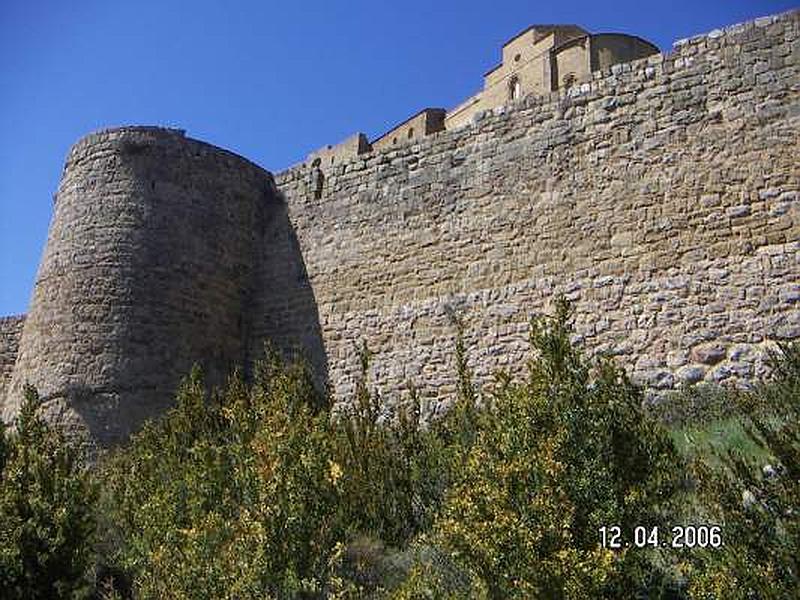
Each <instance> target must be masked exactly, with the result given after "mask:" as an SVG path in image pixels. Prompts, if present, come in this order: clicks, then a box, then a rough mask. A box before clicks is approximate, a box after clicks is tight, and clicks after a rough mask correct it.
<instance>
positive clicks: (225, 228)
mask: <svg viewBox="0 0 800 600" xmlns="http://www.w3.org/2000/svg"><path fill="white" fill-rule="evenodd" d="M289 230H290V227H289V224H288V220H287V217H286V209H285V205H284V204H283V202H282V201H281V199H280V197H279V194H278V192H277V190H276V188H275V185H274V182H273V179H272V176H271V175H270V174H269V173H267V172H266V171H264V170H263V169H261V168H260V167H258V166H256V165H254V164H252V163H250V162H248V161H247V160H245V159H243V158H241V157H238V156H236V155H234V154H232V153H230V152H226V151H224V150H221V149H219V148H215V147H213V146H210V145H208V144H205V143H202V142H198V141H195V140H191V139H188V138H185V137H184V135H183V132H181V131H177V130H169V129H160V128H153V127H125V128H120V129H113V130H107V131H103V132H99V133H96V134H92V135H90V136H88V137H86V138H84V139H83V140H81V141H80V142H78V143H77V144H76V145H75V146H74V147H73V148H72V150H71V151H70V153H69V156H68V157H67V161H66V167H65V169H64V175H63V178H62V180H61V184H60V187H59V190H58V194H57V197H56V201H55V207H54V216H53V219H52V222H51V227H50V231H49V236H48V242H47V247H46V250H45V254H44V257H43V259H42V263H41V265H40V267H39V272H38V276H37V283H36V288H35V291H34V294H33V299H32V302H31V309H30V312H29V314H28V315H27V318H26V320H25V325H24V329H23V333H22V337H21V340H20V342H19V352H18V355H17V358H16V367H15V369H14V373H13V376H12V378H11V382H10V385H9V386H8V387H9V389H8V391H7V395H6V402H5V403H4V405H3V407H2V408H3V418H4V420H5V421H7V422H8V421H11V420H12V419H13V417H14V414H15V413H16V411H17V409H18V406H19V403H20V400H21V397H22V387H23V385H24V384H25V383H26V382H28V383H31V384H33V385H35V386H36V387H37V389H38V390H39V393H40V396H41V397H42V399H43V401H44V406H43V412H44V413H45V414H47V415H48V417H49V418H51V419H52V420H54V421H56V422H58V423H59V424H61V425H64V426H65V428H66V429H67V430H68V431H69V433H71V434H74V435H76V436H78V437H81V438H83V439H85V440H86V442H87V443H88V444H89V445H94V444H96V443H97V444H100V445H102V446H106V445H109V444H113V443H114V442H116V441H119V440H121V439H124V438H125V437H126V436H127V435H128V434H129V433H130V432H131V431H133V430H135V429H136V428H137V427H138V426H139V425H141V423H142V422H143V420H144V419H146V418H148V417H152V416H156V415H158V414H159V413H161V412H163V410H164V409H165V408H166V407H167V406H169V404H170V403H171V398H173V396H174V391H175V389H176V387H177V385H178V382H179V379H180V378H181V377H182V376H185V375H186V374H188V372H189V370H190V368H191V366H192V364H193V363H199V364H200V365H201V366H202V367H203V370H204V372H205V375H206V377H207V381H208V382H209V383H210V384H212V385H218V384H222V383H223V382H224V381H225V378H226V377H227V375H228V374H229V372H230V370H231V368H232V367H233V366H235V365H237V364H238V365H241V364H246V363H247V362H248V361H249V358H250V357H251V356H252V353H253V352H254V351H255V350H257V346H258V345H260V342H261V340H263V339H264V338H265V337H276V338H277V337H280V336H277V335H276V336H272V333H273V332H274V331H275V329H272V328H276V329H277V330H280V331H281V334H282V335H285V334H286V333H288V332H291V331H292V330H293V329H292V327H291V326H288V325H284V323H287V322H288V321H289V320H290V319H289V318H288V317H289V315H291V317H292V318H295V317H299V316H300V315H302V314H303V312H302V311H303V309H302V306H301V304H302V303H303V302H304V299H306V298H307V297H308V296H310V293H308V294H305V295H303V294H302V293H300V291H299V290H298V288H299V287H300V284H299V281H300V278H299V277H298V273H297V272H295V273H292V272H291V271H292V267H293V265H294V266H295V267H296V263H297V251H296V247H295V246H296V244H293V239H294V238H293V236H292V235H291V232H290V231H289ZM273 261H276V263H277V264H276V263H273ZM301 263H302V260H301V259H300V264H301ZM295 271H299V272H302V269H297V268H295ZM288 281H297V282H298V283H297V284H287V282H288ZM305 287H306V288H307V285H306V286H305ZM276 296H278V297H280V301H277V300H275V297H276ZM314 314H315V313H314ZM256 317H257V318H256ZM303 327H304V329H306V330H308V331H314V320H313V319H312V318H308V319H306V321H305V322H304V323H303ZM317 327H318V325H317ZM251 334H257V335H258V336H259V340H258V343H257V344H256V343H255V342H254V340H253V338H251V337H250V336H251ZM251 342H253V343H251Z"/></svg>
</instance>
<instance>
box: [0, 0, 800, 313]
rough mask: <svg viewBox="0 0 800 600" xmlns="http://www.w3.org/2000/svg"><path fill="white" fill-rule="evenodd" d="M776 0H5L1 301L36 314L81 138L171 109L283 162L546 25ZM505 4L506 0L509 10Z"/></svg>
mask: <svg viewBox="0 0 800 600" xmlns="http://www.w3.org/2000/svg"><path fill="white" fill-rule="evenodd" d="M793 6H794V4H793V2H785V1H778V0H775V1H771V0H727V1H722V0H718V1H711V2H704V1H702V0H700V1H698V0H692V1H688V0H670V1H668V2H665V1H663V0H662V1H660V2H647V1H637V2H634V1H627V0H626V1H619V2H616V1H614V0H610V1H608V2H597V1H595V0H593V1H587V0H575V1H568V0H567V1H565V0H561V1H558V0H556V1H554V2H532V1H527V2H526V1H521V0H506V1H505V2H502V3H498V2H492V1H488V2H487V1H472V0H426V1H423V2H417V1H410V0H403V1H380V0H371V1H358V2H355V1H354V2H336V1H331V0H328V1H318V0H302V1H298V0H289V1H285V2H269V1H256V0H253V1H247V2H245V1H242V2H237V1H236V0H226V1H224V2H223V1H222V0H219V1H217V2H212V1H209V0H195V1H193V2H176V1H172V0H155V1H151V0H132V1H128V2H117V1H114V0H104V1H91V0H75V1H71V2H64V1H58V2H56V1H51V2H41V1H38V0H0V207H2V212H0V315H8V314H15V313H23V312H25V311H26V309H27V304H28V300H29V297H30V295H31V291H32V288H33V282H34V278H35V274H36V268H37V266H38V262H39V258H40V256H41V252H42V249H43V247H44V242H45V239H46V235H47V227H48V223H49V219H50V215H51V209H52V196H53V193H54V192H55V190H56V189H57V186H58V179H59V176H60V174H61V169H62V166H63V160H64V157H65V154H66V152H67V150H68V149H69V147H70V145H72V143H74V142H75V141H76V140H77V139H78V138H80V137H81V136H83V135H85V134H86V133H89V132H90V131H92V130H95V129H98V128H101V127H108V126H116V125H125V124H153V125H167V126H174V127H180V128H182V129H186V130H187V132H188V135H190V136H191V137H194V138H198V139H202V140H205V141H208V142H211V143H213V144H216V145H218V146H222V147H224V148H227V149H230V150H232V151H234V152H236V153H238V154H241V155H243V156H246V157H248V158H249V159H251V160H253V161H254V162H256V163H258V164H260V165H262V166H263V167H265V168H267V169H270V170H272V171H280V170H281V169H283V168H284V167H286V166H288V165H290V164H293V163H295V162H298V161H300V160H302V158H303V157H304V156H305V155H306V154H307V153H308V151H309V150H312V149H314V148H316V147H318V146H321V145H323V144H326V143H332V142H336V141H339V140H340V139H342V138H344V137H346V136H347V135H349V134H351V133H353V132H355V131H363V132H365V133H366V134H367V135H368V136H369V137H370V138H372V137H374V136H376V135H378V134H380V133H382V132H383V131H385V130H386V129H388V128H389V126H391V125H392V124H394V123H397V122H399V121H402V120H403V119H405V118H406V117H408V116H410V115H411V114H412V113H414V112H416V111H417V110H419V109H420V108H423V107H425V106H441V107H445V108H448V107H452V106H454V105H455V104H457V103H458V102H459V101H461V100H462V99H464V98H466V97H467V96H468V95H470V94H472V93H474V92H475V91H477V90H478V89H479V88H480V87H481V84H482V79H481V76H482V74H483V73H484V72H485V71H486V70H487V69H488V68H490V67H491V66H493V65H494V64H495V63H497V62H498V60H499V56H500V54H499V53H500V46H501V44H502V43H503V42H504V41H505V40H506V39H508V38H509V37H511V36H512V35H514V34H515V33H517V32H518V31H520V30H521V29H523V28H524V27H526V26H527V25H529V24H532V23H536V22H539V23H576V24H578V25H581V26H583V27H585V28H587V29H589V30H590V31H594V32H601V31H619V32H625V33H632V34H636V35H640V36H642V37H644V38H646V39H649V40H651V41H652V42H654V43H656V44H657V45H658V46H659V47H661V49H662V50H669V49H670V48H671V46H672V42H673V41H674V40H676V39H678V38H682V37H687V36H690V35H693V34H697V33H703V32H706V31H710V30H711V29H715V28H716V27H720V26H725V25H730V24H733V23H737V22H740V21H743V20H747V19H751V18H754V17H758V16H763V15H767V14H772V13H777V12H781V11H784V10H788V9H790V8H792V7H793ZM495 8H497V10H494V9H495Z"/></svg>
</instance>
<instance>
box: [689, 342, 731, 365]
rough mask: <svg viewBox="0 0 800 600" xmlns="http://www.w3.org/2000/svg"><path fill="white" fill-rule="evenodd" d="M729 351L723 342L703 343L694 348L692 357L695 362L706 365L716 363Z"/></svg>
mask: <svg viewBox="0 0 800 600" xmlns="http://www.w3.org/2000/svg"><path fill="white" fill-rule="evenodd" d="M726 354H727V352H726V351H725V346H723V345H722V344H717V343H714V344H701V345H699V346H695V347H694V348H692V351H691V357H692V360H693V361H694V362H698V363H701V364H704V365H715V364H717V363H718V362H719V361H721V360H722V359H723V358H725V355H726Z"/></svg>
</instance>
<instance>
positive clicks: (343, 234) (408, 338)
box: [276, 12, 800, 398]
mask: <svg viewBox="0 0 800 600" xmlns="http://www.w3.org/2000/svg"><path fill="white" fill-rule="evenodd" d="M770 22H771V23H772V27H766V28H765V27H757V26H756V25H755V24H754V23H744V24H740V25H737V26H734V27H731V28H726V29H720V30H717V31H715V32H713V34H710V35H708V36H697V37H695V38H691V39H689V40H686V41H685V42H682V43H681V44H679V45H678V46H676V50H675V51H674V52H673V53H672V54H669V55H658V56H655V57H650V58H648V59H646V60H643V61H638V62H633V63H630V64H627V65H624V67H626V68H622V66H618V67H617V68H616V69H614V70H609V71H607V72H606V71H603V72H602V73H595V76H594V78H593V80H592V83H591V85H590V86H588V87H587V88H586V89H581V88H579V87H576V88H574V89H572V90H570V94H571V95H569V94H551V95H549V96H544V97H538V98H533V97H531V98H528V99H527V100H526V101H525V103H519V104H514V105H511V106H508V107H506V110H505V112H504V113H503V114H499V115H498V114H491V113H487V114H484V115H482V118H481V119H480V120H478V121H476V122H474V123H473V124H472V125H468V126H465V127H463V128H460V129H458V130H457V131H450V132H443V133H440V134H436V135H434V136H432V137H430V138H426V139H424V140H421V141H420V142H419V143H418V144H415V145H414V146H413V147H412V146H409V147H404V148H399V149H397V150H394V151H391V152H387V153H383V154H377V155H375V154H373V155H365V156H363V157H361V158H359V159H357V160H355V161H353V162H352V163H348V164H346V165H340V166H339V167H338V168H334V169H331V170H330V172H328V173H326V177H325V182H324V186H323V188H322V193H321V196H320V198H319V199H315V198H314V196H313V193H312V190H310V189H309V188H308V186H307V184H306V183H305V178H306V172H307V171H306V170H305V169H303V168H302V167H298V168H296V169H292V170H289V171H286V172H284V173H281V174H279V175H278V176H277V177H276V181H277V183H278V185H279V187H280V189H281V190H283V191H284V193H285V194H286V196H287V199H288V204H289V210H290V216H291V219H292V222H293V224H294V225H295V227H296V229H297V233H298V238H299V240H300V245H301V248H302V251H303V255H304V257H305V261H306V265H307V267H308V273H309V279H310V281H311V285H312V287H313V289H314V294H315V297H316V301H317V303H318V307H319V313H320V319H321V322H322V329H323V336H324V338H325V345H326V349H327V351H328V357H329V361H330V364H329V367H330V377H331V382H332V384H333V387H334V389H335V390H336V391H337V392H338V393H340V394H345V395H346V394H347V393H348V392H349V391H351V390H352V389H353V386H354V382H355V376H356V373H357V371H358V365H357V360H356V357H355V354H354V353H353V352H352V349H353V348H354V347H355V345H356V343H357V342H359V341H360V340H362V339H363V340H366V341H367V342H369V344H370V347H371V349H372V350H373V351H374V352H375V357H374V361H375V372H374V375H375V377H374V383H375V385H376V387H377V388H378V389H380V390H381V391H382V392H383V393H384V394H385V396H386V397H393V396H394V397H396V396H399V395H402V394H403V393H404V391H403V390H404V383H405V381H406V380H407V379H411V380H414V381H415V383H416V384H417V385H418V386H419V387H420V389H421V392H422V393H423V395H427V396H429V397H431V398H435V397H439V396H440V395H441V394H442V393H443V392H446V391H448V390H452V389H454V386H455V380H454V370H455V369H454V365H453V347H454V335H455V330H454V328H453V326H452V325H451V324H450V322H449V320H448V317H447V312H446V311H445V310H444V309H445V307H449V308H452V309H454V310H455V311H456V312H457V313H459V314H460V315H461V316H462V319H463V320H464V323H465V325H466V334H467V343H468V344H469V346H470V349H471V350H470V362H471V364H473V365H474V366H476V367H477V366H478V365H480V367H481V372H482V374H481V375H480V376H479V377H477V380H478V381H479V383H488V382H489V381H490V375H489V374H490V373H491V371H492V369H494V368H496V367H504V368H507V369H510V370H512V371H515V372H519V371H521V370H522V369H523V368H524V367H523V365H524V362H525V358H526V349H527V346H526V336H527V333H526V332H527V322H528V318H529V317H530V316H531V315H533V314H541V313H543V312H547V311H549V310H551V308H552V307H551V300H552V298H553V296H554V294H556V293H564V294H566V295H567V297H569V298H572V299H573V300H575V302H576V310H577V314H576V326H577V333H578V338H579V339H581V340H582V341H583V342H585V343H586V344H587V346H588V348H589V349H590V351H594V350H597V351H602V352H604V353H606V354H612V355H614V356H615V359H616V360H618V361H619V362H620V363H622V364H624V365H626V366H627V367H628V368H629V369H630V372H631V374H632V375H633V376H634V377H636V378H638V379H639V380H640V381H643V382H645V383H648V384H650V385H655V386H659V387H663V386H667V385H674V386H677V385H679V384H680V383H681V382H683V381H687V380H688V381H699V380H700V378H702V379H703V380H707V381H721V382H732V383H737V384H738V383H742V384H744V383H746V381H747V380H749V379H750V378H753V377H757V376H759V374H763V372H764V354H763V353H762V352H757V351H753V352H751V353H749V354H748V353H747V352H746V349H747V348H750V349H754V350H755V349H758V348H760V347H761V346H760V345H761V344H763V343H764V342H765V341H767V340H773V339H778V338H783V337H787V338H791V337H793V336H794V337H796V336H797V335H800V333H798V332H800V328H798V322H797V320H796V317H793V316H792V315H798V313H800V310H798V304H797V297H798V293H797V289H796V287H787V286H788V285H789V284H792V283H796V281H798V280H799V279H800V203H799V202H798V200H797V198H798V196H797V191H798V188H800V168H799V166H798V156H800V147H798V146H799V145H798V140H800V135H799V132H798V125H799V124H800V113H798V111H796V110H795V109H794V107H795V106H796V104H797V91H796V90H797V89H798V86H800V77H799V76H798V70H797V65H796V64H789V63H786V62H784V63H780V64H778V63H775V62H770V60H771V58H770V57H771V56H773V55H774V54H775V53H778V54H780V55H782V56H784V55H791V54H792V52H793V50H792V48H796V47H797V46H796V45H797V43H798V42H797V40H798V39H800V36H799V35H798V13H797V12H793V13H788V14H784V15H780V16H778V17H775V18H774V19H772V20H771V21H770ZM762 63H763V64H764V65H766V69H767V70H766V71H765V72H764V74H769V75H771V76H773V77H772V78H771V79H770V83H769V84H768V85H767V84H759V83H758V82H756V80H755V78H754V76H753V68H754V65H756V64H762ZM766 108H768V109H769V110H762V109H766ZM600 115H602V116H600ZM356 167H357V169H356ZM498 305H502V306H504V307H506V309H505V310H504V311H502V312H500V311H496V310H493V307H495V306H498ZM708 348H714V350H713V351H711V350H707V349H708ZM734 348H735V350H732V349H734ZM693 349H694V350H693ZM691 351H693V355H692V356H691V357H690V352H691ZM729 351H730V352H732V354H731V356H730V358H728V354H727V353H728V352H729ZM698 353H699V354H700V356H697V355H698ZM639 358H643V359H645V362H644V363H642V364H641V365H638V364H634V360H636V359H639ZM392 365H393V366H394V368H395V370H391V369H390V366H392ZM703 365H709V367H704V366H703ZM681 369H683V370H681ZM748 369H749V370H748ZM667 372H669V373H672V374H673V376H671V377H667V376H666V373H667ZM483 373H485V375H483Z"/></svg>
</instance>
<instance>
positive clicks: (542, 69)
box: [307, 25, 659, 170]
mask: <svg viewBox="0 0 800 600" xmlns="http://www.w3.org/2000/svg"><path fill="white" fill-rule="evenodd" d="M658 51H659V50H658V48H657V47H656V46H655V45H654V44H651V43H650V42H648V41H646V40H643V39H642V38H640V37H636V36H632V35H627V34H624V33H600V34H591V33H589V32H587V31H586V30H585V29H583V28H581V27H578V26H577V25H531V26H530V27H528V28H526V29H524V30H523V31H521V32H520V33H518V34H517V35H515V36H514V37H512V38H511V39H510V40H508V41H507V42H506V43H505V44H503V47H502V60H501V62H500V64H498V65H497V66H495V67H493V68H491V69H490V70H489V71H488V72H487V73H486V74H485V75H484V85H483V90H481V91H480V92H478V93H477V94H475V95H473V96H470V97H469V98H467V99H466V100H464V101H463V102H462V103H461V104H459V105H458V106H456V107H454V108H453V109H451V110H449V111H446V110H444V109H442V108H426V109H423V110H421V111H420V112H418V113H416V114H415V115H413V116H411V117H409V118H408V119H406V120H405V121H403V122H402V123H400V124H398V125H395V126H394V127H392V128H391V129H390V130H389V131H388V132H386V133H385V134H383V135H382V136H380V137H379V138H377V139H375V140H373V141H372V142H369V141H368V140H367V137H366V135H365V134H363V133H356V134H353V135H352V136H350V137H349V138H347V139H346V140H344V141H343V142H340V143H338V144H335V145H328V146H323V147H322V148H319V149H317V150H315V151H313V152H311V153H310V154H309V155H308V158H307V163H308V164H309V165H312V166H318V167H320V168H321V169H323V170H324V169H329V168H330V167H331V166H332V165H334V164H337V163H340V162H342V161H343V160H349V159H352V158H354V157H356V156H358V155H361V154H365V153H367V152H370V151H372V150H385V149H386V148H389V147H392V146H398V145H402V144H405V143H410V142H412V141H415V140H419V138H421V137H424V136H427V135H431V134H433V133H438V132H439V131H443V130H445V129H455V128H458V127H462V126H464V125H465V124H467V123H469V122H470V121H471V120H472V119H474V118H475V117H476V115H479V114H482V113H484V112H485V111H487V110H492V109H495V108H498V107H500V106H504V105H506V104H509V103H511V102H518V101H520V100H522V99H523V98H524V97H525V96H528V95H531V94H532V95H541V94H546V93H549V92H552V91H556V90H559V89H563V88H569V87H571V86H573V85H575V84H580V83H585V82H586V81H589V80H591V78H592V73H593V72H597V71H602V70H603V69H608V68H610V67H611V66H613V65H616V64H621V63H626V62H630V61H632V60H637V59H640V58H645V57H647V56H650V55H652V54H658ZM317 159H319V160H317Z"/></svg>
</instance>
